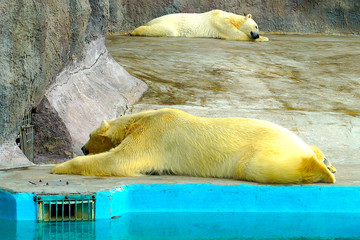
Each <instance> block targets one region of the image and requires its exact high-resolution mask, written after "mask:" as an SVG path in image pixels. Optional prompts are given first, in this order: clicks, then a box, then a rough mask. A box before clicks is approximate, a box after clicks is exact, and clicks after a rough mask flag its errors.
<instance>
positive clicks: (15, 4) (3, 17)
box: [0, 0, 146, 168]
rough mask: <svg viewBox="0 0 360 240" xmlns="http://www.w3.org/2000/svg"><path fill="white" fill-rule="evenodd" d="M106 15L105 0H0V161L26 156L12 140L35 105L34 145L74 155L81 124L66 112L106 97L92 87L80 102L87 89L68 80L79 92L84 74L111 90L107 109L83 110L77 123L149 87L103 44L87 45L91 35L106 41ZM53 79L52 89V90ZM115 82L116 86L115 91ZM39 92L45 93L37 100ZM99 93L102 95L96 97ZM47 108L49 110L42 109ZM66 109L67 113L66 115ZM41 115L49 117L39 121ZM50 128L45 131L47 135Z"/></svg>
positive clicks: (121, 105) (120, 107) (116, 109)
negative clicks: (77, 93) (81, 116)
mask: <svg viewBox="0 0 360 240" xmlns="http://www.w3.org/2000/svg"><path fill="white" fill-rule="evenodd" d="M108 16H109V1H108V0H72V1H67V0H59V1H54V0H50V1H35V0H28V1H20V0H15V1H14V0H2V1H1V3H0V109H1V110H0V149H2V150H1V153H2V154H0V168H4V167H10V166H13V167H16V166H24V164H25V163H27V164H31V163H30V162H29V161H27V160H26V158H25V156H24V155H22V154H21V152H20V151H19V150H18V149H17V148H15V149H14V146H15V147H16V145H15V138H16V136H17V131H18V126H19V125H20V123H21V120H22V118H23V117H24V115H25V114H27V113H29V112H31V111H32V110H34V108H36V113H37V116H34V120H35V122H34V124H35V129H36V130H38V135H37V136H35V141H36V145H35V147H36V149H35V150H36V153H38V154H45V153H46V151H47V154H49V155H54V154H55V155H57V156H62V157H63V156H65V157H68V156H71V155H72V152H71V151H72V149H75V148H76V149H77V147H74V144H75V145H76V146H78V145H80V143H82V142H83V138H84V137H82V139H81V140H78V139H74V137H73V136H74V135H76V134H75V133H73V132H71V131H75V129H76V131H81V130H79V129H77V127H76V126H74V127H73V126H69V124H71V123H74V122H76V120H75V119H76V118H74V119H71V120H69V118H71V117H70V116H69V114H70V115H71V114H75V113H77V111H80V109H81V111H85V109H82V108H85V107H89V106H90V105H91V107H94V105H95V104H97V103H96V101H95V98H96V97H99V98H103V97H104V95H101V94H97V95H96V93H99V92H90V93H89V94H94V96H93V98H91V99H92V104H89V103H87V104H84V105H83V104H82V103H79V102H76V101H84V102H86V101H87V100H88V98H87V96H86V94H85V93H82V94H83V95H82V97H79V96H77V95H72V94H74V93H75V92H76V89H75V88H74V89H72V88H71V87H70V85H71V84H73V85H72V86H75V85H76V84H81V85H82V86H81V87H83V92H84V91H86V90H89V91H92V90H93V89H91V88H90V87H89V85H92V82H91V83H89V82H86V81H93V83H94V84H100V83H101V84H100V86H96V87H95V89H97V91H101V90H100V89H102V91H103V93H104V92H105V93H107V92H109V95H111V96H112V98H111V99H112V101H113V103H112V104H110V105H109V104H108V105H106V106H103V107H106V108H107V107H113V109H107V111H108V113H106V114H104V112H102V111H99V112H97V113H94V112H93V114H94V116H88V115H86V118H84V119H81V120H80V121H81V122H77V123H76V124H77V125H81V124H82V122H87V121H89V118H91V119H94V120H93V121H94V122H96V121H97V120H98V119H102V118H107V117H109V116H115V115H116V114H118V113H120V112H123V111H124V109H126V108H127V107H129V106H130V104H131V103H133V102H134V101H135V100H136V99H138V98H139V97H140V95H141V93H142V91H144V89H145V88H146V87H145V85H144V84H143V83H140V82H139V80H136V79H135V78H131V77H129V75H128V74H127V73H126V72H125V71H124V70H123V69H122V68H121V67H120V66H119V65H118V64H116V63H115V62H114V61H113V60H112V58H111V57H110V56H109V54H108V53H107V51H104V47H103V49H100V48H99V47H95V48H94V49H91V47H93V46H94V42H96V44H95V45H96V46H100V45H101V44H100V42H103V41H104V38H103V36H104V34H105V32H106V26H107V19H108ZM99 51H100V52H99ZM96 54H97V55H96ZM110 69H111V70H110ZM91 71H94V73H91ZM69 74H70V75H72V77H70V75H69ZM77 78H79V79H77ZM75 80H79V81H78V82H76V81H75ZM58 81H60V82H62V83H64V86H63V87H60V84H59V83H57V82H58ZM124 81H130V82H129V83H125V82H124ZM132 81H133V82H132ZM123 83H124V85H121V84H123ZM67 84H69V85H67ZM50 86H51V87H52V89H53V90H52V91H51V90H49V87H50ZM66 87H67V88H66ZM108 87H109V89H107V88H108ZM115 88H117V89H118V90H117V92H116V91H115V90H114V89H115ZM54 89H56V90H54ZM55 91H68V92H56V93H55ZM127 91H132V92H127ZM45 93H46V94H45ZM56 94H58V95H56ZM107 95H108V94H106V96H107ZM44 96H45V99H44V100H43V102H42V103H41V104H40V105H39V103H40V102H41V101H42V99H43V98H44ZM116 96H117V97H116ZM52 97H57V100H58V101H59V102H55V103H56V104H57V105H56V104H55V103H54V102H52V100H53V99H52ZM66 97H68V99H66ZM75 100H76V101H75ZM100 100H102V99H98V101H100ZM65 103H66V104H67V105H66V104H65ZM72 104H76V106H73V105H72ZM42 107H43V108H42ZM55 107H59V108H55ZM64 108H68V109H67V110H66V109H64ZM59 109H60V110H59ZM46 114H50V115H48V116H45V115H46ZM64 117H67V119H63V118H64ZM83 117H84V116H83ZM41 119H42V120H41ZM36 121H38V122H36ZM53 121H54V122H53ZM45 123H47V124H46V125H44V124H45ZM92 124H95V123H92ZM40 125H41V127H39V126H40ZM88 128H89V126H87V127H86V128H85V129H84V131H88ZM40 129H42V130H41V131H42V132H41V131H40ZM47 134H50V135H48V136H47V137H46V135H47ZM86 134H88V133H86ZM39 139H41V140H39ZM70 150H71V151H70ZM12 151H13V152H12ZM21 158H22V159H21ZM19 159H20V160H19Z"/></svg>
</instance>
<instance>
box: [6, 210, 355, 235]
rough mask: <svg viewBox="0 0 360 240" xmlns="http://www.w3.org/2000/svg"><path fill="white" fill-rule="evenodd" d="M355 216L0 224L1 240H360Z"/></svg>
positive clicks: (155, 216)
mask: <svg viewBox="0 0 360 240" xmlns="http://www.w3.org/2000/svg"><path fill="white" fill-rule="evenodd" d="M359 226H360V214H353V213H332V214H328V213H327V214H324V213H281V214H279V213H131V214H125V215H123V216H121V217H119V218H117V219H112V220H97V221H94V222H71V223H68V222H64V223H62V222H58V223H55V222H54V223H36V222H32V221H30V222H29V221H19V222H9V221H4V220H2V221H0V232H1V239H2V240H7V239H16V240H20V239H21V240H24V239H51V240H53V239H101V240H106V239H112V240H115V239H248V240H255V239H360V227H359Z"/></svg>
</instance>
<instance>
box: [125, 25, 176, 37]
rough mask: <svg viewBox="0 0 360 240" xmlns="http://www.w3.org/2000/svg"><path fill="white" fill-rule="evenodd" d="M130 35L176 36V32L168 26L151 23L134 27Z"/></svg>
mask: <svg viewBox="0 0 360 240" xmlns="http://www.w3.org/2000/svg"><path fill="white" fill-rule="evenodd" d="M130 35H132V36H148V37H175V36H178V34H177V32H176V31H175V30H173V29H172V28H171V27H169V26H164V25H160V24H157V25H151V26H141V27H138V28H136V29H135V30H134V31H132V32H131V33H130Z"/></svg>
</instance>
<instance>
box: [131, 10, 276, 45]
mask: <svg viewBox="0 0 360 240" xmlns="http://www.w3.org/2000/svg"><path fill="white" fill-rule="evenodd" d="M130 35H132V36H150V37H167V36H168V37H206V38H221V39H226V40H235V41H269V39H268V38H267V37H263V36H259V28H258V26H257V24H256V22H255V21H254V20H253V19H252V17H251V14H248V15H246V16H241V15H236V14H233V13H228V12H224V11H221V10H212V11H209V12H205V13H176V14H169V15H165V16H162V17H158V18H155V19H153V20H151V21H150V22H148V23H147V24H145V25H144V26H141V27H138V28H136V29H135V30H134V31H132V32H131V33H130Z"/></svg>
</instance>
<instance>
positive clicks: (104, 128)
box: [100, 120, 110, 132]
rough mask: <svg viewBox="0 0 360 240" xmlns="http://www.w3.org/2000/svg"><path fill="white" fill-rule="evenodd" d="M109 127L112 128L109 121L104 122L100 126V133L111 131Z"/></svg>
mask: <svg viewBox="0 0 360 240" xmlns="http://www.w3.org/2000/svg"><path fill="white" fill-rule="evenodd" d="M109 127H110V124H109V123H108V122H107V121H105V120H103V121H102V122H101V125H100V131H101V132H105V131H106V130H108V129H109Z"/></svg>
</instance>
